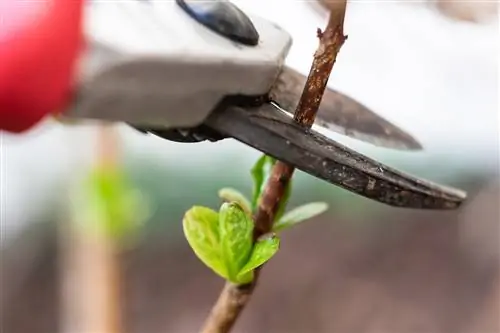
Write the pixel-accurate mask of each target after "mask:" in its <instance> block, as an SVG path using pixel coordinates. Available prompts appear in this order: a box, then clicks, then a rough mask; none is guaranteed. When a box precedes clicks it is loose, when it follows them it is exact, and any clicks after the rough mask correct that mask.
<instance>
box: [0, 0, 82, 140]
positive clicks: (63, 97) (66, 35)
mask: <svg viewBox="0 0 500 333" xmlns="http://www.w3.org/2000/svg"><path fill="white" fill-rule="evenodd" d="M83 3H84V0H38V1H22V0H0V22H1V23H0V26H1V29H0V130H6V131H9V132H15V133H20V132H23V131H26V130H29V129H30V128H31V127H33V126H34V125H36V124H37V123H38V122H39V121H41V120H42V119H43V118H44V117H45V116H46V115H47V114H50V113H54V112H56V111H58V110H60V109H62V108H64V104H65V102H67V100H68V98H69V95H70V92H71V87H72V85H73V73H74V70H75V64H76V60H77V57H78V54H79V51H80V50H81V48H82V47H83V33H82V23H83V22H82V14H83Z"/></svg>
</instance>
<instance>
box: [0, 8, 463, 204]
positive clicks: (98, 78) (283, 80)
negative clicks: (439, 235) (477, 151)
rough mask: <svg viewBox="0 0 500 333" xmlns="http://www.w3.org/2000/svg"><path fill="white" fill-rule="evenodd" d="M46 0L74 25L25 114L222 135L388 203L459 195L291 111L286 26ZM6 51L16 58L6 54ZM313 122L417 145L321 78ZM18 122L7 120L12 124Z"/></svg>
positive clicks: (223, 15)
mask: <svg viewBox="0 0 500 333" xmlns="http://www.w3.org/2000/svg"><path fill="white" fill-rule="evenodd" d="M47 1H49V2H52V3H53V5H54V6H52V7H57V6H56V5H59V8H61V9H60V10H59V13H60V17H63V16H64V15H66V19H67V18H68V17H69V16H71V15H73V19H74V20H73V21H72V22H77V23H78V22H80V21H81V22H82V26H83V29H82V31H81V33H77V30H78V29H79V28H78V24H74V23H66V24H72V25H73V26H72V27H70V28H73V30H71V29H69V28H68V27H66V29H65V34H66V38H67V43H66V44H64V45H68V47H65V48H63V52H65V55H66V57H62V56H60V57H59V58H58V59H59V63H60V64H63V65H65V66H63V65H61V66H60V68H57V67H56V65H57V64H55V65H54V64H53V70H57V71H58V72H57V73H60V75H59V74H58V75H59V76H60V80H59V85H57V84H55V86H57V87H56V88H57V89H56V88H54V89H53V91H56V92H58V93H54V92H53V91H52V95H54V96H56V97H54V98H53V100H54V102H53V103H46V105H47V108H46V110H39V111H38V113H37V115H39V114H43V113H44V112H46V113H48V112H49V111H47V110H48V107H49V106H50V107H51V108H54V107H57V108H60V109H62V110H63V111H62V112H60V113H61V115H62V116H63V117H68V118H75V119H94V120H99V121H110V122H124V123H127V124H129V125H130V126H131V127H133V128H135V129H137V130H140V131H142V132H145V133H151V134H154V135H157V136H160V137H162V138H164V139H167V140H171V141H177V142H187V143H194V142H200V141H205V140H209V141H213V142H216V141H218V140H222V139H226V138H233V139H236V140H238V141H240V142H242V143H244V144H246V145H248V146H250V147H253V148H255V149H257V150H259V151H261V152H263V153H265V154H267V155H269V156H272V157H274V158H276V159H279V160H282V161H284V162H287V163H289V164H291V165H293V166H295V167H296V168H297V169H299V170H302V171H304V172H306V173H308V174H310V175H313V176H315V177H318V178H320V179H322V180H325V181H327V182H329V183H332V184H334V185H337V186H340V187H342V188H344V189H347V190H349V191H352V192H354V193H357V194H359V195H362V196H364V197H367V198H369V199H373V200H376V201H379V202H382V203H385V204H389V205H393V206H398V207H407V208H419V209H455V208H457V207H458V206H459V205H460V204H461V203H462V202H463V200H464V199H465V197H466V194H465V193H464V192H462V191H460V190H456V189H452V188H448V187H444V186H441V185H437V184H433V183H431V182H428V181H425V180H421V179H418V178H415V177H413V176H410V175H407V174H404V173H402V172H400V171H397V170H395V169H392V168H390V167H389V166H386V165H384V164H382V163H379V162H377V161H375V160H373V159H371V158H369V157H367V156H364V155H362V154H360V153H358V152H356V151H354V150H351V149H349V148H347V147H345V146H343V145H341V144H339V143H337V142H336V141H334V140H332V139H330V138H328V137H326V136H324V135H321V134H320V133H318V132H317V131H316V130H314V129H309V130H306V129H304V128H303V127H301V126H299V125H298V124H297V123H295V122H294V120H293V112H294V110H295V107H296V106H297V104H298V101H299V98H300V96H301V94H302V90H303V87H304V84H305V82H306V77H305V76H304V75H302V74H300V73H299V72H297V71H295V70H294V69H292V68H290V67H288V66H286V64H285V59H286V57H287V55H288V53H289V50H290V47H291V44H292V38H291V36H290V35H289V34H288V33H287V32H286V31H285V30H283V29H282V28H281V27H279V26H277V25H276V24H274V23H272V22H269V21H267V20H264V19H262V18H260V17H257V16H253V15H247V14H246V13H244V12H243V11H242V10H240V9H239V8H238V7H237V6H235V5H234V4H232V3H231V2H229V1H225V0H212V1H196V0H176V1H161V0H157V1H155V0H150V1H146V0H143V1H139V0H135V1H117V2H110V1H102V2H100V1H87V2H85V3H84V2H80V1H67V0H47ZM7 2H9V0H7ZM78 3H80V4H78ZM70 4H71V5H70ZM71 6H73V7H71ZM78 6H80V7H78ZM63 7H64V8H63ZM70 7H71V8H70ZM0 9H1V6H0ZM63 9H66V11H64V10H63ZM63 12H64V13H63ZM63 14H64V15H63ZM55 21H56V18H55V17H54V18H53V21H52V22H55ZM60 21H61V22H62V21H63V20H62V19H61V20H60ZM66 21H67V20H65V22H66ZM70 35H71V36H70ZM0 37H2V36H1V33H0ZM71 38H73V39H71ZM59 40H60V41H61V39H59ZM1 41H2V40H1V39H0V42H1ZM65 41H66V40H65ZM60 43H65V42H60ZM0 45H1V44H0ZM61 45H62V44H61ZM82 45H84V47H82ZM39 51H40V50H39ZM40 52H41V51H40ZM63 58H64V59H63ZM61 59H62V60H61ZM1 61H2V49H1V48H0V62H1ZM33 61H34V60H33ZM11 63H12V64H14V65H16V64H18V63H16V61H15V58H14V57H12V59H11ZM69 65H71V66H72V67H71V66H69ZM47 66H50V61H48V65H47ZM68 68H72V69H73V71H69V70H68ZM2 69H3V68H1V67H0V79H2V80H3V78H2V74H3V72H2ZM33 70H34V69H33ZM5 72H6V73H7V74H9V71H7V70H5ZM61 73H62V74H61ZM47 80H48V79H47ZM61 82H63V83H64V82H67V84H66V85H64V84H62V83H61ZM47 84H48V83H47ZM19 85H22V82H20V83H19ZM4 86H5V87H7V88H9V89H10V90H11V91H15V89H14V88H12V87H9V85H8V84H5V85H4ZM2 88H3V87H2V85H1V84H0V108H4V105H9V103H8V102H9V98H10V105H14V106H16V105H18V104H19V108H18V110H20V111H18V113H19V117H21V115H23V113H22V112H24V114H26V113H28V111H27V110H30V109H29V108H27V107H26V106H27V104H26V103H24V104H23V103H19V102H16V100H15V96H16V95H8V94H7V93H5V92H4V91H2ZM32 90H33V91H32V92H33V93H34V91H35V89H32ZM5 91H8V89H5ZM19 91H21V92H22V90H21V89H20V88H18V91H17V92H18V93H19ZM25 91H28V92H29V90H25ZM12 96H14V97H12ZM33 96H42V97H43V96H44V95H40V93H39V94H38V95H36V94H34V95H33ZM42 97H39V100H42V101H43V98H42ZM16 103H17V104H16ZM42 104H43V103H42ZM37 105H40V103H38V104H37ZM23 107H24V109H23ZM23 110H24V111H23ZM11 112H12V111H11ZM2 117H3V118H2V119H1V120H2V122H4V118H5V117H4V116H3V115H2ZM19 117H18V118H17V119H19ZM39 118H40V117H39ZM37 121H38V120H37ZM11 123H22V122H21V121H17V122H16V121H11ZM32 123H34V122H33V121H32ZM31 125H32V124H29V126H27V128H29V127H30V126H31ZM315 125H317V126H321V127H324V128H327V129H329V130H333V131H335V132H338V133H342V134H345V135H347V136H350V137H354V138H357V139H360V140H363V141H366V142H369V143H371V144H374V145H377V146H382V147H388V148H394V149H403V150H420V149H422V146H421V145H420V144H419V142H418V141H417V140H415V139H414V138H413V137H412V136H411V135H410V134H408V133H406V132H405V131H403V130H402V129H400V128H398V127H397V126H395V125H393V124H391V123H390V122H389V121H387V120H385V119H383V118H381V117H380V116H378V115H377V114H376V113H375V112H373V111H371V110H370V109H368V108H367V107H366V106H365V105H363V104H361V103H359V102H357V101H356V100H354V99H352V98H350V97H348V96H346V95H344V94H342V93H340V92H338V91H335V90H332V89H329V88H328V89H327V90H326V92H325V94H324V96H323V99H322V102H321V105H320V109H319V112H318V115H317V118H316V122H315ZM3 127H4V126H3V125H2V128H3ZM6 129H7V130H8V128H6ZM23 130H24V129H23V128H22V126H21V127H19V126H18V128H17V130H15V131H17V132H20V131H23Z"/></svg>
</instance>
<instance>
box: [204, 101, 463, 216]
mask: <svg viewBox="0 0 500 333" xmlns="http://www.w3.org/2000/svg"><path fill="white" fill-rule="evenodd" d="M205 124H206V125H207V126H209V127H211V128H212V129H214V130H216V131H219V132H220V133H221V134H224V135H227V136H229V137H232V138H235V139H237V140H238V141H241V142H243V143H245V144H247V145H249V146H251V147H253V148H256V149H258V150H260V151H262V152H264V153H266V154H268V155H270V156H273V157H275V158H277V159H279V160H282V161H284V162H287V163H289V164H292V165H294V166H295V167H296V168H298V169H300V170H302V171H304V172H307V173H309V174H311V175H313V176H316V177H318V178H320V179H323V180H325V181H327V182H329V183H332V184H335V185H338V186H341V187H343V188H345V189H347V190H349V191H351V192H354V193H357V194H359V195H362V196H364V197H366V198H370V199H373V200H376V201H379V202H382V203H385V204H388V205H392V206H398V207H407V208H419V209H454V208H457V207H458V206H460V204H461V203H462V202H463V200H464V199H465V197H466V194H465V193H464V192H462V191H459V190H455V189H452V188H447V187H444V186H440V185H437V184H433V183H431V182H427V181H424V180H420V179H418V178H415V177H412V176H409V175H406V174H403V173H401V172H399V171H397V170H394V169H392V168H390V167H388V166H385V165H383V164H381V163H379V162H376V161H374V160H372V159H370V158H368V157H366V156H363V155H361V154H359V153H357V152H355V151H353V150H350V149H348V148H346V147H344V146H342V145H341V144H339V143H337V142H335V141H333V140H331V139H329V138H327V137H325V136H323V135H321V134H319V133H317V132H315V131H313V130H305V129H304V128H302V127H300V126H299V125H298V124H296V123H295V122H294V121H293V119H291V118H290V117H288V116H286V115H285V114H283V113H282V112H281V111H279V110H278V109H277V108H276V107H274V106H273V105H271V104H266V105H264V106H261V107H258V108H254V109H250V110H249V109H244V108H239V107H229V108H226V109H221V110H218V111H216V112H214V113H213V114H212V115H211V116H210V117H209V118H208V119H207V121H206V122H205Z"/></svg>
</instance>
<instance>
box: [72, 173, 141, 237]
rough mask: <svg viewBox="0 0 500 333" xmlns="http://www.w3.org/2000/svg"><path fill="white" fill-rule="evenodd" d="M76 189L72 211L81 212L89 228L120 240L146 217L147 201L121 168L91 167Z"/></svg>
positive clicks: (83, 220)
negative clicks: (79, 186)
mask: <svg viewBox="0 0 500 333" xmlns="http://www.w3.org/2000/svg"><path fill="white" fill-rule="evenodd" d="M78 191H79V194H77V195H78V197H77V201H76V202H74V207H73V208H74V210H73V214H77V215H79V214H81V215H83V216H84V218H80V220H81V221H82V223H84V224H85V227H92V228H93V229H94V230H97V231H98V232H100V233H104V234H105V235H106V236H107V237H112V238H115V239H117V240H120V239H122V238H123V237H124V236H127V235H129V234H130V232H131V231H134V230H135V229H137V228H138V227H139V225H140V223H141V222H143V221H144V220H145V219H146V218H147V217H148V216H149V206H148V201H147V200H146V198H145V197H144V196H143V195H142V193H141V192H140V191H138V190H136V189H134V188H133V187H132V185H131V184H130V183H129V181H128V179H127V177H126V175H125V173H124V172H123V171H122V170H121V169H118V168H103V167H99V168H95V169H93V170H91V172H90V174H89V175H88V176H87V178H86V179H85V182H84V184H83V187H82V188H81V190H80V189H79V190H78ZM88 223H91V224H88Z"/></svg>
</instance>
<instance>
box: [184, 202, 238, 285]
mask: <svg viewBox="0 0 500 333" xmlns="http://www.w3.org/2000/svg"><path fill="white" fill-rule="evenodd" d="M182 224H183V229H184V235H185V236H186V239H187V241H188V243H189V245H190V246H191V248H192V249H193V251H194V253H195V254H196V256H197V257H198V258H199V259H200V260H201V261H202V262H203V263H204V264H205V265H207V266H208V267H210V268H211V269H212V270H213V271H215V273H217V274H218V275H220V276H221V277H223V278H225V279H227V278H228V277H229V275H228V271H227V268H226V264H225V262H224V256H223V253H222V249H221V243H220V242H221V235H220V233H219V214H218V213H217V212H216V211H213V210H211V209H210V208H206V207H201V206H194V207H192V208H191V209H190V210H188V211H187V212H186V214H185V215H184V219H183V221H182Z"/></svg>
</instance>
